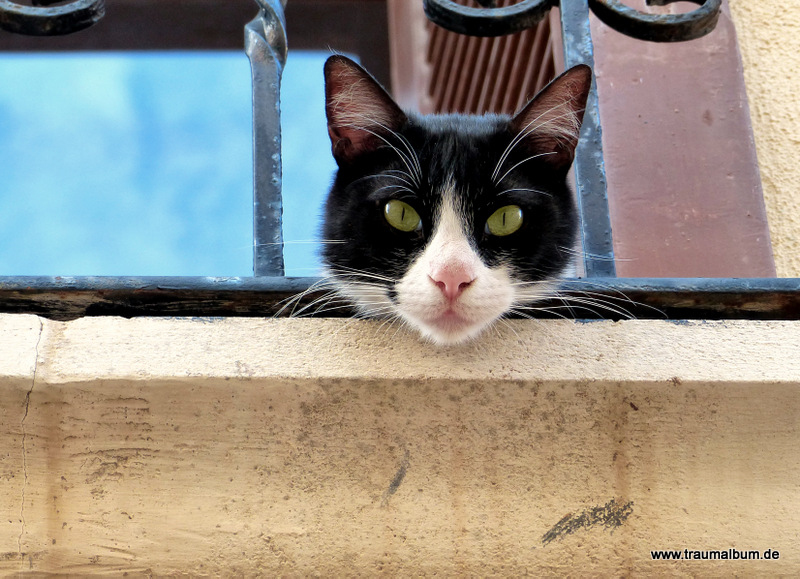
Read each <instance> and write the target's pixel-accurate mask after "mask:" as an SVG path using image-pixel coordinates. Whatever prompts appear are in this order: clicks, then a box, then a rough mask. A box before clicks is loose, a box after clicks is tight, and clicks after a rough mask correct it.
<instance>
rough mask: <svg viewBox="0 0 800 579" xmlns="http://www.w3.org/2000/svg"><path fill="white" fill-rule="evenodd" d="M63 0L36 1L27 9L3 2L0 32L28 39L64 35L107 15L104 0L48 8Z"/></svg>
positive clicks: (87, 0)
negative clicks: (11, 33) (23, 35)
mask: <svg viewBox="0 0 800 579" xmlns="http://www.w3.org/2000/svg"><path fill="white" fill-rule="evenodd" d="M61 1H63V0H33V6H25V5H23V4H19V3H17V2H13V1H12V0H0V29H2V30H5V31H7V32H13V33H15V34H25V35H27V36H62V35H64V34H72V33H73V32H78V31H79V30H83V29H85V28H88V27H90V26H92V25H93V24H96V23H97V22H98V21H99V20H100V19H101V18H102V17H103V16H105V13H106V6H105V0H75V1H74V2H70V3H68V4H64V5H63V6H55V7H48V6H49V5H50V4H56V3H57V2H61Z"/></svg>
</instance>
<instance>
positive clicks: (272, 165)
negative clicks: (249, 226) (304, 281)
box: [244, 0, 288, 276]
mask: <svg viewBox="0 0 800 579" xmlns="http://www.w3.org/2000/svg"><path fill="white" fill-rule="evenodd" d="M256 2H257V3H258V5H259V7H260V10H259V13H258V15H257V16H256V17H255V18H254V19H253V20H252V21H250V22H249V23H248V24H247V25H246V26H245V32H244V38H245V52H247V56H248V58H249V59H250V69H251V72H252V78H253V271H254V274H255V275H257V276H283V274H284V261H283V230H282V220H283V201H282V197H281V187H282V173H281V99H280V94H281V77H282V75H283V68H284V66H285V65H286V55H287V50H288V49H287V43H286V17H285V16H284V9H285V7H286V2H287V0H256Z"/></svg>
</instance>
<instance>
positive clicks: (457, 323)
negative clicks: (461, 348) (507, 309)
mask: <svg viewBox="0 0 800 579" xmlns="http://www.w3.org/2000/svg"><path fill="white" fill-rule="evenodd" d="M404 317H405V316H404ZM406 319H407V321H408V322H409V323H410V324H411V325H412V326H414V327H415V328H416V329H417V330H419V332H420V333H421V334H422V335H423V336H424V337H425V338H427V339H429V340H431V341H432V342H433V343H435V344H438V345H440V346H451V345H455V344H462V343H464V342H467V341H469V340H471V339H472V338H475V337H477V336H478V334H480V333H481V332H483V330H485V329H486V328H487V327H488V326H490V325H491V324H492V322H493V321H494V320H489V321H478V322H475V321H469V320H464V319H462V318H439V319H434V320H419V319H412V318H406Z"/></svg>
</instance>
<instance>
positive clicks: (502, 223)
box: [486, 205, 522, 237]
mask: <svg viewBox="0 0 800 579" xmlns="http://www.w3.org/2000/svg"><path fill="white" fill-rule="evenodd" d="M520 227H522V209H520V208H519V207H517V206H516V205H506V206H505V207H501V208H500V209H498V210H497V211H495V212H494V213H492V214H491V216H490V217H489V219H487V220H486V230H487V231H488V232H489V233H491V234H492V235H497V236H499V237H502V236H504V235H511V234H512V233H514V232H515V231H516V230H517V229H519V228H520Z"/></svg>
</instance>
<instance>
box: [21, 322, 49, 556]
mask: <svg viewBox="0 0 800 579" xmlns="http://www.w3.org/2000/svg"><path fill="white" fill-rule="evenodd" d="M43 333H44V322H43V321H42V320H41V319H40V320H39V336H38V337H37V338H36V347H35V348H34V360H33V377H32V378H31V387H30V388H29V389H28V393H27V394H26V395H25V412H24V413H23V415H22V420H21V421H20V429H21V430H22V475H23V479H22V502H21V504H20V507H19V518H20V523H21V525H22V528H21V529H20V531H19V538H18V539H17V551H18V552H19V558H20V561H21V562H22V564H23V565H24V563H25V553H23V552H22V538H23V537H24V536H25V491H26V489H27V487H28V447H27V441H28V433H27V431H26V430H25V420H26V419H27V418H28V411H29V410H30V405H31V394H33V389H34V388H35V387H36V372H37V371H38V370H39V344H41V342H42V334H43Z"/></svg>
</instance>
